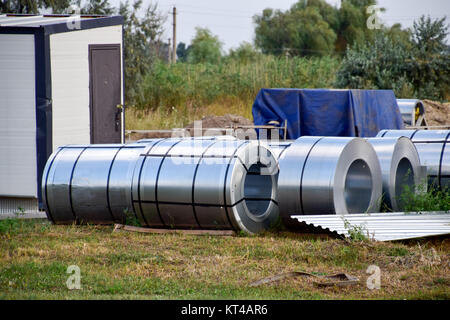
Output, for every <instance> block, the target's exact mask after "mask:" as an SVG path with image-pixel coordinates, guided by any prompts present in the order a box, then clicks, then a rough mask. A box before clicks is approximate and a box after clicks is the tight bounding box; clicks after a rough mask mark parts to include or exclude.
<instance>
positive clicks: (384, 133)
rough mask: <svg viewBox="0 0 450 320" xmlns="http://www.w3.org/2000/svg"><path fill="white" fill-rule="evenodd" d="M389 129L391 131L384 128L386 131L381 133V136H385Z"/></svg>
mask: <svg viewBox="0 0 450 320" xmlns="http://www.w3.org/2000/svg"><path fill="white" fill-rule="evenodd" d="M388 131H389V130H384V132H383V134H382V135H381V137H380V138H383V137H384V136H385V135H386V133H388Z"/></svg>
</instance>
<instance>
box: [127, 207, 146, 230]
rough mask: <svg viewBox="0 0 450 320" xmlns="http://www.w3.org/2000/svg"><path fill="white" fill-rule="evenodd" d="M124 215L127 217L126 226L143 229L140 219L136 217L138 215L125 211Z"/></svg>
mask: <svg viewBox="0 0 450 320" xmlns="http://www.w3.org/2000/svg"><path fill="white" fill-rule="evenodd" d="M124 215H125V224H126V225H129V226H135V227H142V225H141V223H140V221H139V219H138V218H137V217H136V215H135V214H134V213H133V212H132V211H129V210H125V211H124Z"/></svg>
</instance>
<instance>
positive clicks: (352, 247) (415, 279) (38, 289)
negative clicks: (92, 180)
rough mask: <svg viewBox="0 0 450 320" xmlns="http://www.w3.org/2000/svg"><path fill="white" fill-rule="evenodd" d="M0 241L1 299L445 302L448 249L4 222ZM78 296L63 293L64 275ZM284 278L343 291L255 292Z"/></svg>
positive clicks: (294, 286) (293, 284)
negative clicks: (332, 282)
mask: <svg viewBox="0 0 450 320" xmlns="http://www.w3.org/2000/svg"><path fill="white" fill-rule="evenodd" d="M0 223H1V224H3V227H2V228H1V230H2V231H1V234H0V298H3V299H12V298H20V299H79V298H89V299H98V298H114V299H116V298H117V299H121V298H137V299H167V298H169V299H404V298H405V299H449V298H450V290H449V288H450V279H449V276H448V267H449V248H450V241H449V240H448V239H444V240H437V241H435V242H421V243H420V244H418V243H417V242H410V243H408V244H401V243H367V242H361V243H348V242H345V241H342V240H331V239H328V240H324V239H322V240H320V239H308V238H305V237H298V236H297V235H293V234H271V233H268V234H265V235H261V236H254V237H250V236H247V237H241V236H234V237H212V236H188V235H178V234H167V235H160V234H159V235H156V234H139V233H130V232H118V233H112V229H113V228H112V227H99V226H54V225H50V224H48V223H47V222H42V221H31V222H29V221H28V222H27V221H19V222H14V223H12V222H10V225H6V227H5V223H6V222H4V221H0ZM73 264H74V265H78V266H79V267H80V268H81V276H82V279H81V285H82V289H81V290H72V291H71V290H68V289H67V288H66V285H65V282H66V279H67V277H68V275H67V274H66V269H67V267H68V266H69V265H73ZM371 264H376V265H378V266H379V267H380V268H381V289H380V290H368V289H367V288H366V285H365V283H366V279H367V277H368V275H367V274H366V273H365V271H366V269H367V267H368V266H369V265H371ZM289 271H306V272H310V273H316V274H335V273H341V272H345V273H348V274H351V275H354V276H357V277H359V278H360V279H361V281H360V283H359V284H357V285H354V286H350V287H347V288H341V287H331V288H318V287H316V286H314V285H313V283H312V281H311V280H310V279H308V278H305V279H304V278H298V279H289V280H285V281H284V282H282V283H274V284H270V285H264V286H261V287H256V288H251V287H249V286H248V285H249V284H250V283H251V282H253V281H255V280H258V279H260V278H263V277H267V276H272V275H275V274H278V273H283V272H289Z"/></svg>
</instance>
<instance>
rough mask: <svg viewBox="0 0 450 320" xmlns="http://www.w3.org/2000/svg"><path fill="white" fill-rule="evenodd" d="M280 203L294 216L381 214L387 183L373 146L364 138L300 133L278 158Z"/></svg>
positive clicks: (287, 216) (289, 223)
mask: <svg viewBox="0 0 450 320" xmlns="http://www.w3.org/2000/svg"><path fill="white" fill-rule="evenodd" d="M279 168H280V173H279V177H278V204H279V209H280V216H281V218H282V220H283V222H284V224H285V225H286V226H287V227H289V226H292V219H291V218H290V216H291V215H294V214H346V213H364V212H376V211H378V210H379V207H380V201H379V200H380V199H381V190H382V181H381V169H380V164H379V163H378V159H377V156H376V153H375V151H374V149H373V147H372V146H371V145H370V144H369V143H368V142H367V141H366V140H364V139H361V138H344V137H300V138H298V139H297V140H295V142H293V143H292V144H291V146H290V147H289V148H287V149H286V150H285V152H283V154H282V155H281V157H280V158H279Z"/></svg>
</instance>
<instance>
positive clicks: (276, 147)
mask: <svg viewBox="0 0 450 320" xmlns="http://www.w3.org/2000/svg"><path fill="white" fill-rule="evenodd" d="M294 141H295V140H291V141H279V142H275V143H269V148H270V150H272V152H273V154H274V156H275V158H277V159H279V158H280V157H281V155H282V154H283V153H284V152H285V151H286V149H287V148H289V147H290V145H291V144H292V142H294Z"/></svg>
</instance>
